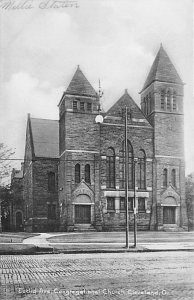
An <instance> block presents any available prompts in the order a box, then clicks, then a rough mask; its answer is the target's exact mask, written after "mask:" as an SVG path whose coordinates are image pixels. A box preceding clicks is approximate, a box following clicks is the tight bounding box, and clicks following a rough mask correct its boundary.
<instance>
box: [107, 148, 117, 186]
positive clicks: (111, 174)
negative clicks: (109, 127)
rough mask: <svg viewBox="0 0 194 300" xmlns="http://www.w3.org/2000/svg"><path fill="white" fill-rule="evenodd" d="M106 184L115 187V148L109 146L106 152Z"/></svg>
mask: <svg viewBox="0 0 194 300" xmlns="http://www.w3.org/2000/svg"><path fill="white" fill-rule="evenodd" d="M106 186H107V188H115V152H114V149H113V148H108V150H107V154H106Z"/></svg>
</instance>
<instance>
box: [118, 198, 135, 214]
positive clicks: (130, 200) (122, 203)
mask: <svg viewBox="0 0 194 300" xmlns="http://www.w3.org/2000/svg"><path fill="white" fill-rule="evenodd" d="M125 203H126V201H125V197H120V210H125V209H126V208H125ZM128 210H129V211H133V197H129V198H128Z"/></svg>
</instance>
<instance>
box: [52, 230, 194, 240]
mask: <svg viewBox="0 0 194 300" xmlns="http://www.w3.org/2000/svg"><path fill="white" fill-rule="evenodd" d="M133 236H134V234H133V232H132V231H130V233H129V242H133ZM125 238H126V235H125V232H124V231H123V232H82V233H66V234H64V235H60V236H54V237H51V238H47V241H49V242H50V243H125ZM193 238H194V234H193V233H191V232H184V233H183V232H157V231H138V232H137V240H138V241H139V242H142V243H148V242H151V243H164V242H169V241H170V242H180V241H185V242H186V241H191V240H193Z"/></svg>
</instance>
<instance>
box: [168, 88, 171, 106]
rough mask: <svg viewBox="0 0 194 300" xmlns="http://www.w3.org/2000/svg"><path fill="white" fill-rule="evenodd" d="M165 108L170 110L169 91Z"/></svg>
mask: <svg viewBox="0 0 194 300" xmlns="http://www.w3.org/2000/svg"><path fill="white" fill-rule="evenodd" d="M167 110H171V105H170V92H169V91H168V92H167Z"/></svg>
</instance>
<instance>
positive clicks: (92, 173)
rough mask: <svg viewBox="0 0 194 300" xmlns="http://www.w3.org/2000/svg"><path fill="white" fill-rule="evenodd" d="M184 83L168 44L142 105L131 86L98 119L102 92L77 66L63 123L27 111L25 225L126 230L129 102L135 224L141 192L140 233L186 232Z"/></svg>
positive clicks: (64, 101)
mask: <svg viewBox="0 0 194 300" xmlns="http://www.w3.org/2000/svg"><path fill="white" fill-rule="evenodd" d="M183 87H184V83H183V81H182V80H181V78H180V77H179V75H178V73H177V71H176V69H175V67H174V65H173V64H172V62H171V60H170V58H169V57H168V55H167V53H166V52H165V50H164V49H163V47H162V45H161V47H160V49H159V52H158V54H157V56H156V58H155V60H154V62H153V65H152V67H151V69H150V72H149V74H148V76H147V78H146V80H145V84H144V86H143V88H142V90H141V92H140V94H141V108H139V107H138V105H137V104H136V103H135V101H134V100H133V99H132V98H131V96H130V95H129V93H128V91H127V90H125V92H124V94H123V95H122V96H121V98H120V99H119V100H118V101H117V102H116V103H114V104H113V105H112V107H111V108H110V109H109V110H108V111H107V112H106V113H102V112H101V115H102V116H103V121H102V122H96V116H97V115H99V113H100V111H99V107H100V95H99V94H97V93H96V91H95V90H94V89H93V87H92V86H91V84H90V83H89V81H88V80H87V79H86V77H85V76H84V74H83V73H82V71H81V70H80V68H79V67H78V68H77V70H76V72H75V74H74V76H73V78H72V80H71V82H70V84H69V86H68V88H67V90H66V91H65V92H64V93H63V95H62V98H61V100H60V102H59V105H58V106H59V120H57V121H55V120H46V119H38V118H31V117H30V115H28V121H27V131H26V146H25V160H24V177H23V185H24V186H23V197H24V198H23V199H24V211H23V219H24V228H25V230H26V231H34V232H37V231H38V232H41V231H74V230H84V229H85V230H91V229H93V230H94V229H96V230H98V231H101V230H104V231H110V230H123V229H124V228H125V222H126V221H125V220H126V219H125V218H126V215H125V204H126V203H125V167H124V166H125V151H124V149H125V145H124V139H125V110H126V107H127V111H128V119H127V129H128V136H127V140H128V142H127V152H128V169H129V172H128V190H129V192H128V196H129V198H128V203H129V224H130V228H131V229H132V226H133V217H134V214H133V198H134V191H135V194H136V203H137V205H136V207H137V227H138V230H168V229H169V230H171V229H173V230H181V228H183V229H187V215H186V203H185V185H184V182H185V166H184V142H183V138H184V136H183V135H184V132H183V125H184V115H183ZM101 119H102V117H101Z"/></svg>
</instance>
